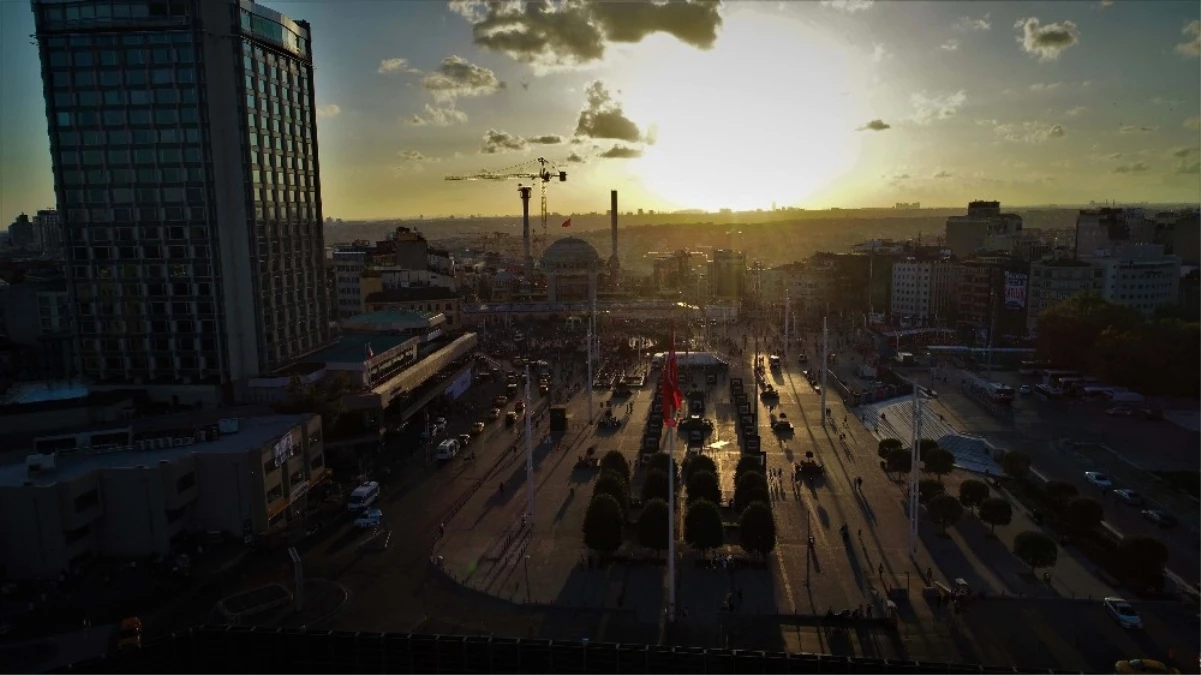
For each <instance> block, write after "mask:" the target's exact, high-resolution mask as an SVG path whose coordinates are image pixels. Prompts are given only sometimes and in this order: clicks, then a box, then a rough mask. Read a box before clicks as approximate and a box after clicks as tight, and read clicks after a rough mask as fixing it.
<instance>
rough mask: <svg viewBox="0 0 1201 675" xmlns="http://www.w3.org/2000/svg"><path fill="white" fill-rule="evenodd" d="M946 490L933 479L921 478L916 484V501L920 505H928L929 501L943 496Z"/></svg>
mask: <svg viewBox="0 0 1201 675" xmlns="http://www.w3.org/2000/svg"><path fill="white" fill-rule="evenodd" d="M946 491H947V489H946V488H945V487H943V484H942V483H939V482H938V481H937V480H936V479H934V478H923V479H921V480H919V481H918V482H917V500H918V501H919V502H921V503H922V504H926V503H928V502H929V501H930V500H931V499H934V498H935V497H937V496H939V495H941V494H945V493H946Z"/></svg>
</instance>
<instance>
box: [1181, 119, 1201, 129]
mask: <svg viewBox="0 0 1201 675" xmlns="http://www.w3.org/2000/svg"><path fill="white" fill-rule="evenodd" d="M1184 128H1185V129H1201V117H1190V118H1188V119H1186V120H1185V121H1184Z"/></svg>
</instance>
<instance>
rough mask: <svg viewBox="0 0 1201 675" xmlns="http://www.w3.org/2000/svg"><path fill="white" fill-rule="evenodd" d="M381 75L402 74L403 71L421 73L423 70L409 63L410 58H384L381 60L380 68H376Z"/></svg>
mask: <svg viewBox="0 0 1201 675" xmlns="http://www.w3.org/2000/svg"><path fill="white" fill-rule="evenodd" d="M375 72H377V73H379V74H380V75H401V74H403V73H409V74H420V73H421V71H420V70H418V69H416V68H413V67H411V66H410V65H409V61H408V59H401V58H396V59H384V60H383V61H380V62H379V68H378V69H376V71H375Z"/></svg>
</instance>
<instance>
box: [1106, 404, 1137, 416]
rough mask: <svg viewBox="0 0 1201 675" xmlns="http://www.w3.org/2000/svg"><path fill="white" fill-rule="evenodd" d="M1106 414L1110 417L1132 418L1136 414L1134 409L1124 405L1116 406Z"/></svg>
mask: <svg viewBox="0 0 1201 675" xmlns="http://www.w3.org/2000/svg"><path fill="white" fill-rule="evenodd" d="M1105 414H1106V415H1109V416H1110V417H1130V416H1131V415H1133V414H1134V408H1131V407H1129V406H1124V405H1115V406H1114V407H1112V408H1110V409H1109V410H1106V411H1105Z"/></svg>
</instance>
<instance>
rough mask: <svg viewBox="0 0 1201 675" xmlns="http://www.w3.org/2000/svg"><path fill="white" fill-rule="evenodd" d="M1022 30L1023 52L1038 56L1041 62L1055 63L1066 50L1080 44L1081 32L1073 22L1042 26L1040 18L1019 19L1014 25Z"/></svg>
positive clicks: (1021, 42)
mask: <svg viewBox="0 0 1201 675" xmlns="http://www.w3.org/2000/svg"><path fill="white" fill-rule="evenodd" d="M1013 27H1014V28H1018V29H1021V31H1022V34H1021V35H1020V36H1018V39H1017V41H1018V44H1020V45H1021V46H1022V51H1024V52H1026V53H1027V54H1030V55H1032V56H1037V57H1038V60H1039V61H1054V60H1056V59H1058V58H1059V55H1060V54H1061V53H1063V51H1064V50H1065V49H1067V48H1068V47H1071V46H1072V45H1074V44H1076V43H1078V42H1080V31H1079V30H1077V29H1076V24H1075V23H1073V22H1071V21H1063V22H1060V23H1049V24H1047V25H1045V26H1044V25H1042V22H1040V21H1039V20H1038V17H1035V16H1032V17H1029V18H1025V19H1018V20H1017V23H1015V24H1014V25H1013Z"/></svg>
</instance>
